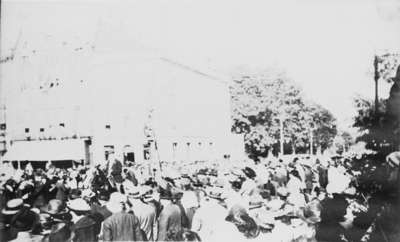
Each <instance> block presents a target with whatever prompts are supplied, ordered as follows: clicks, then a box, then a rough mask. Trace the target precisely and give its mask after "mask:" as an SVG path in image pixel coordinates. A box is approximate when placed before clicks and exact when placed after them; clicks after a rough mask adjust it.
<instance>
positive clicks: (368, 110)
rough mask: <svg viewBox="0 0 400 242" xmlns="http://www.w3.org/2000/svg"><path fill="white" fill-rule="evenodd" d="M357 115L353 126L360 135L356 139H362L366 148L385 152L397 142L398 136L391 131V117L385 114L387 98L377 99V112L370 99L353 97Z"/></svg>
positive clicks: (391, 148) (389, 150)
mask: <svg viewBox="0 0 400 242" xmlns="http://www.w3.org/2000/svg"><path fill="white" fill-rule="evenodd" d="M354 104H355V107H356V111H357V115H356V116H355V117H354V123H353V126H354V127H356V128H358V130H359V132H360V134H361V135H360V136H359V137H357V139H356V141H364V142H365V143H366V144H367V145H366V148H367V149H371V150H374V151H378V152H380V153H383V154H387V153H389V152H391V151H393V149H394V147H395V144H396V143H398V136H397V135H395V134H394V133H393V123H394V122H393V117H391V116H390V115H388V114H387V100H384V99H380V100H379V109H378V112H375V104H374V101H373V100H371V99H367V98H363V97H361V96H358V97H356V98H355V99H354Z"/></svg>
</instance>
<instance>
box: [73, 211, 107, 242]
mask: <svg viewBox="0 0 400 242" xmlns="http://www.w3.org/2000/svg"><path fill="white" fill-rule="evenodd" d="M73 231H74V234H75V235H74V238H73V239H72V241H74V242H86V241H93V242H96V241H98V237H97V235H98V234H99V232H100V230H99V226H98V222H97V221H96V220H95V218H93V217H91V216H84V217H83V218H81V219H79V220H78V221H77V222H76V223H75V224H74V226H73Z"/></svg>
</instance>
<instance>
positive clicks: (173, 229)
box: [157, 204, 182, 241]
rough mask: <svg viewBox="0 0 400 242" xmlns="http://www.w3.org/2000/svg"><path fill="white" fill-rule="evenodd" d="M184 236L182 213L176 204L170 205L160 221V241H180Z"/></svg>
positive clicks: (158, 238) (162, 212)
mask: <svg viewBox="0 0 400 242" xmlns="http://www.w3.org/2000/svg"><path fill="white" fill-rule="evenodd" d="M181 236H182V217H181V211H180V209H179V207H178V206H177V205H176V204H168V205H167V206H165V207H164V208H163V209H162V210H161V213H160V217H159V220H158V237H157V240H158V241H171V240H172V241H180V240H182V239H181Z"/></svg>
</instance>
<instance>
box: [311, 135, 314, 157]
mask: <svg viewBox="0 0 400 242" xmlns="http://www.w3.org/2000/svg"><path fill="white" fill-rule="evenodd" d="M313 146H314V144H313V132H312V129H310V155H313V153H314V150H313Z"/></svg>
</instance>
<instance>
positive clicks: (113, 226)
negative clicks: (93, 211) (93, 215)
mask: <svg viewBox="0 0 400 242" xmlns="http://www.w3.org/2000/svg"><path fill="white" fill-rule="evenodd" d="M103 240H104V241H143V240H144V238H143V236H142V232H141V230H140V225H139V220H138V219H137V217H136V216H135V215H134V214H131V213H126V212H118V213H115V214H113V215H111V216H110V217H108V218H107V219H106V220H104V222H103Z"/></svg>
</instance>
